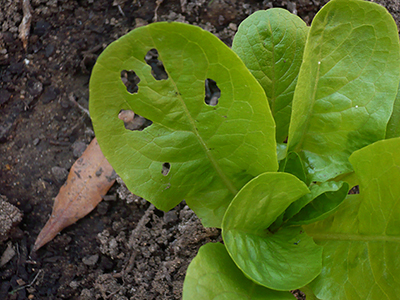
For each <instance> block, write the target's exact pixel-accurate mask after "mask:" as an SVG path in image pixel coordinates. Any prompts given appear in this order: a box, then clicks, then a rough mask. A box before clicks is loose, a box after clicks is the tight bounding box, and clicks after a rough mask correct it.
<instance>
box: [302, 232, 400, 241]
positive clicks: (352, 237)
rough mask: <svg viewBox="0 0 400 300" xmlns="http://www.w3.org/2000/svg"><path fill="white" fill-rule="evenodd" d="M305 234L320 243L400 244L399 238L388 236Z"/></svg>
mask: <svg viewBox="0 0 400 300" xmlns="http://www.w3.org/2000/svg"><path fill="white" fill-rule="evenodd" d="M307 233H308V234H309V235H310V236H311V237H312V238H313V239H314V240H321V241H329V240H331V241H347V242H395V243H400V236H388V235H362V234H349V233H312V232H308V231H307Z"/></svg>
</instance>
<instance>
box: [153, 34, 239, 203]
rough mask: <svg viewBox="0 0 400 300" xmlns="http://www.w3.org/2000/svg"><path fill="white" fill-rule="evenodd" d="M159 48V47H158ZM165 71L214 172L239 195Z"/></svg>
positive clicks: (173, 82)
mask: <svg viewBox="0 0 400 300" xmlns="http://www.w3.org/2000/svg"><path fill="white" fill-rule="evenodd" d="M150 36H151V39H152V41H153V44H154V45H156V43H155V41H154V39H153V36H152V35H151V34H150ZM156 48H157V47H156ZM158 55H159V57H160V60H161V61H163V59H162V57H161V53H158ZM165 71H166V72H167V73H168V78H169V80H171V83H172V84H173V86H174V88H175V91H176V92H178V93H177V98H178V99H179V102H180V103H181V106H182V108H183V109H184V111H185V114H186V116H187V118H188V120H189V122H190V125H191V127H192V132H193V133H194V134H195V136H196V138H197V139H198V141H199V143H200V145H201V146H202V148H203V150H204V152H205V154H206V156H207V157H208V159H209V160H210V162H211V165H212V166H213V168H214V170H215V171H216V172H217V174H218V176H219V177H220V178H221V180H222V182H223V183H224V184H225V186H226V187H227V188H228V190H229V192H230V193H231V194H232V195H236V194H237V193H238V189H237V188H236V187H235V186H234V185H233V183H232V182H231V180H229V178H228V177H227V176H226V175H225V174H224V172H223V171H222V169H221V167H220V165H219V164H218V162H217V160H216V159H215V158H214V156H213V155H212V154H211V152H210V151H209V150H208V147H207V144H206V143H205V141H204V140H203V138H202V137H201V136H200V135H199V133H198V131H197V129H196V123H195V122H194V119H193V118H192V116H191V114H190V112H189V110H188V108H187V106H186V104H185V101H183V99H182V97H181V94H180V93H179V89H178V87H177V85H176V83H175V81H174V80H172V77H171V74H170V73H169V72H168V70H167V68H165Z"/></svg>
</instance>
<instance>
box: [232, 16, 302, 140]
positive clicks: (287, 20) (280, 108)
mask: <svg viewBox="0 0 400 300" xmlns="http://www.w3.org/2000/svg"><path fill="white" fill-rule="evenodd" d="M307 32H308V27H307V25H306V24H305V23H304V22H303V20H301V19H300V18H299V17H298V16H296V15H294V14H291V13H290V12H288V11H287V10H284V9H281V8H272V9H269V10H260V11H257V12H255V13H254V14H252V15H251V16H249V17H248V18H247V19H246V20H244V21H243V22H242V23H241V24H240V26H239V29H238V32H237V33H236V35H235V38H234V39H233V44H232V50H233V51H235V52H236V53H237V54H238V55H239V57H240V58H241V59H242V60H243V62H244V63H245V64H246V66H247V68H248V69H249V70H250V72H251V73H252V74H253V75H254V77H255V78H256V79H257V80H258V82H259V83H260V84H261V86H262V87H263V89H264V91H265V93H266V95H267V97H268V101H269V104H270V107H271V111H272V115H273V116H274V118H275V122H276V139H277V141H278V143H283V141H284V140H285V139H286V138H287V136H288V129H289V121H290V113H291V109H292V99H293V94H294V89H295V87H296V83H297V76H298V74H299V69H300V65H301V62H302V58H303V51H304V44H305V42H306V38H307Z"/></svg>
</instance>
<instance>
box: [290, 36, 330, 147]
mask: <svg viewBox="0 0 400 300" xmlns="http://www.w3.org/2000/svg"><path fill="white" fill-rule="evenodd" d="M310 32H311V30H310V31H309V32H308V36H309V35H310ZM324 34H325V30H324V31H323V32H322V37H321V40H322V39H323V37H324ZM308 41H309V37H307V43H308ZM321 49H322V47H320V48H319V53H318V61H319V62H320V61H321ZM304 52H305V51H304ZM320 68H321V64H318V70H317V75H316V76H315V83H314V90H313V94H312V97H311V101H312V103H311V109H310V111H309V115H308V117H307V120H306V123H305V124H304V126H303V130H302V135H301V138H300V141H299V142H298V143H297V145H296V147H295V148H294V151H295V152H300V150H301V146H302V145H303V142H304V139H305V136H306V132H307V131H308V128H309V127H310V121H311V117H310V112H311V111H312V109H313V108H314V104H315V95H316V93H317V86H318V82H319V70H320Z"/></svg>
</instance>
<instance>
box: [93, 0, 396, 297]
mask: <svg viewBox="0 0 400 300" xmlns="http://www.w3.org/2000/svg"><path fill="white" fill-rule="evenodd" d="M399 82H400V47H399V37H398V33H397V28H396V25H395V22H394V20H393V19H392V17H391V16H390V15H389V14H388V12H387V11H386V10H385V9H384V8H383V7H381V6H379V5H377V4H374V3H371V2H365V1H362V0H332V1H330V2H329V3H328V4H327V5H326V6H324V8H323V9H322V10H321V11H320V12H319V13H318V14H317V15H316V16H315V18H314V20H313V22H312V24H311V26H310V27H307V26H306V24H305V23H304V22H303V21H302V20H301V19H300V18H298V17H297V16H295V15H292V14H290V13H289V12H287V11H285V10H282V9H270V10H267V11H258V12H256V13H254V14H253V15H251V16H250V17H249V18H247V19H246V20H245V21H244V22H243V23H242V24H241V25H240V27H239V30H238V32H237V34H236V36H235V38H234V41H233V46H232V49H230V48H229V47H227V46H226V45H224V44H223V43H222V42H221V41H219V40H218V39H217V38H216V37H215V36H213V35H212V34H210V33H208V32H206V31H203V30H202V29H200V28H198V27H195V26H191V25H187V24H180V23H173V22H172V23H154V24H150V25H148V26H145V27H141V28H137V29H135V30H133V31H132V32H130V33H129V34H127V35H126V36H124V37H122V38H120V39H119V40H117V41H116V42H114V43H112V44H111V45H110V46H109V47H108V48H107V49H106V50H105V51H104V53H103V54H102V55H101V56H100V57H99V59H98V61H97V63H96V65H95V67H94V70H93V73H92V77H91V81H90V112H91V116H92V120H93V126H94V129H95V133H96V136H97V139H98V142H99V144H100V146H101V149H102V151H103V153H104V154H105V156H106V157H107V159H108V160H109V162H110V163H111V164H112V165H113V167H114V168H115V170H116V172H117V173H118V174H119V175H120V176H121V177H122V178H123V179H124V181H125V183H126V184H127V186H128V188H129V189H130V190H131V191H132V192H133V193H135V194H137V195H140V196H142V197H144V198H145V199H147V200H149V201H150V202H152V203H154V205H155V206H156V207H157V208H159V209H162V210H169V209H171V208H173V207H174V206H175V205H177V204H178V203H179V202H180V201H182V200H183V199H185V200H186V203H187V204H188V205H189V206H190V207H191V208H192V209H193V211H194V212H195V213H196V214H197V215H198V216H199V218H200V219H201V221H202V223H203V225H204V226H209V227H219V228H222V237H223V241H224V244H223V245H222V244H207V245H205V246H203V247H202V248H200V250H199V253H198V255H197V256H196V257H195V258H194V259H193V261H192V263H191V264H190V266H189V268H188V272H187V276H186V279H185V284H184V289H183V298H184V299H294V297H293V296H292V294H291V293H289V291H290V290H292V289H298V288H300V289H302V290H303V291H304V292H305V293H306V294H307V297H308V298H307V299H335V300H336V299H344V300H350V299H351V300H353V299H371V300H375V299H398V295H399V294H400V258H399V255H398V254H399V253H400V184H399V181H400V138H399V136H400V124H399V122H400V97H399V96H398V87H399ZM396 97H397V98H396ZM210 98H211V99H210ZM126 112H128V113H126ZM133 112H134V113H133ZM135 114H136V117H137V116H141V118H142V120H147V124H150V125H149V126H147V127H146V128H144V129H143V130H131V129H132V127H129V126H127V123H128V122H130V121H132V120H133V121H134V120H135V118H136V117H133V116H134V115H135ZM122 115H123V116H122ZM126 115H127V116H130V118H131V120H130V121H129V120H127V119H128V118H127V117H125V116H126ZM354 186H359V190H360V193H359V194H355V195H348V192H349V190H350V188H352V187H354Z"/></svg>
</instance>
